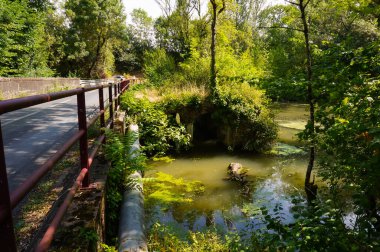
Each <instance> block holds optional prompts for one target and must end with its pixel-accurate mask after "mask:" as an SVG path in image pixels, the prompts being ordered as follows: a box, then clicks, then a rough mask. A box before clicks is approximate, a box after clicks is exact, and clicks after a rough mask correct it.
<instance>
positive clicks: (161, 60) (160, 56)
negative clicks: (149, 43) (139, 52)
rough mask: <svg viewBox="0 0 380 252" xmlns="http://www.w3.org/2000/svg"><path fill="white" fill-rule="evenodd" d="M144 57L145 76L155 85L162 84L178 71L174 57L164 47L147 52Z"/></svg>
mask: <svg viewBox="0 0 380 252" xmlns="http://www.w3.org/2000/svg"><path fill="white" fill-rule="evenodd" d="M144 58H145V63H144V74H145V78H147V79H148V80H149V82H150V83H151V84H153V85H156V86H158V85H162V82H163V80H165V79H168V78H169V77H170V76H171V75H172V74H173V73H174V72H175V71H176V65H175V62H174V59H173V58H172V57H171V56H170V55H168V54H166V52H165V51H164V50H163V49H157V50H154V51H152V52H146V53H145V56H144Z"/></svg>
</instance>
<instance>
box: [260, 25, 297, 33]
mask: <svg viewBox="0 0 380 252" xmlns="http://www.w3.org/2000/svg"><path fill="white" fill-rule="evenodd" d="M258 29H287V30H293V31H299V32H304V31H303V30H301V29H297V28H292V27H285V26H260V27H258Z"/></svg>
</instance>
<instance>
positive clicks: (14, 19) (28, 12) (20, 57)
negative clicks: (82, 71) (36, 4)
mask: <svg viewBox="0 0 380 252" xmlns="http://www.w3.org/2000/svg"><path fill="white" fill-rule="evenodd" d="M28 3H29V1H25V0H22V1H8V0H4V1H1V2H0V76H31V77H34V76H43V77H44V76H52V75H53V71H52V70H51V69H49V67H48V65H47V60H48V51H47V49H48V47H47V46H48V45H47V44H46V41H45V39H46V36H45V20H46V14H45V13H44V12H40V11H38V10H36V9H34V8H31V7H30V6H29V5H28Z"/></svg>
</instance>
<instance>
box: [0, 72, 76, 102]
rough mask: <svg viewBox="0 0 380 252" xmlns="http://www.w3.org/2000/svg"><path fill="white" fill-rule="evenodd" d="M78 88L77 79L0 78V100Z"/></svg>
mask: <svg viewBox="0 0 380 252" xmlns="http://www.w3.org/2000/svg"><path fill="white" fill-rule="evenodd" d="M79 86H80V79H79V78H3V77H0V99H3V100H5V99H12V98H17V97H22V96H27V95H34V94H43V93H48V92H54V91H60V90H64V89H72V88H76V87H79Z"/></svg>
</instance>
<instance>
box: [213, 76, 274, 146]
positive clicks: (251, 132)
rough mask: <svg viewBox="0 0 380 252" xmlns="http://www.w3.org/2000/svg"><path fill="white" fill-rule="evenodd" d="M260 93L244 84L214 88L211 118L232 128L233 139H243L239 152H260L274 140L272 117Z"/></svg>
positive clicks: (266, 101) (265, 100)
mask: <svg viewBox="0 0 380 252" xmlns="http://www.w3.org/2000/svg"><path fill="white" fill-rule="evenodd" d="M268 102H269V101H268V100H267V99H266V97H265V96H264V93H263V91H261V90H259V89H257V88H254V87H251V86H250V85H249V84H247V83H228V84H224V85H220V86H218V87H217V98H215V101H214V103H215V105H216V109H215V112H214V114H213V117H214V118H215V119H216V120H220V121H221V122H223V123H224V124H225V125H229V126H231V127H232V128H233V129H235V131H236V134H235V135H234V138H239V137H240V138H243V139H245V140H244V141H243V142H244V144H243V146H241V147H242V149H245V150H250V151H253V150H254V151H258V152H261V151H263V150H266V149H268V148H269V147H270V146H271V144H272V143H273V142H274V140H275V139H276V137H277V125H276V124H275V122H274V118H273V114H272V113H271V111H270V110H269V109H268V108H267V107H266V105H267V104H268Z"/></svg>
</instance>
